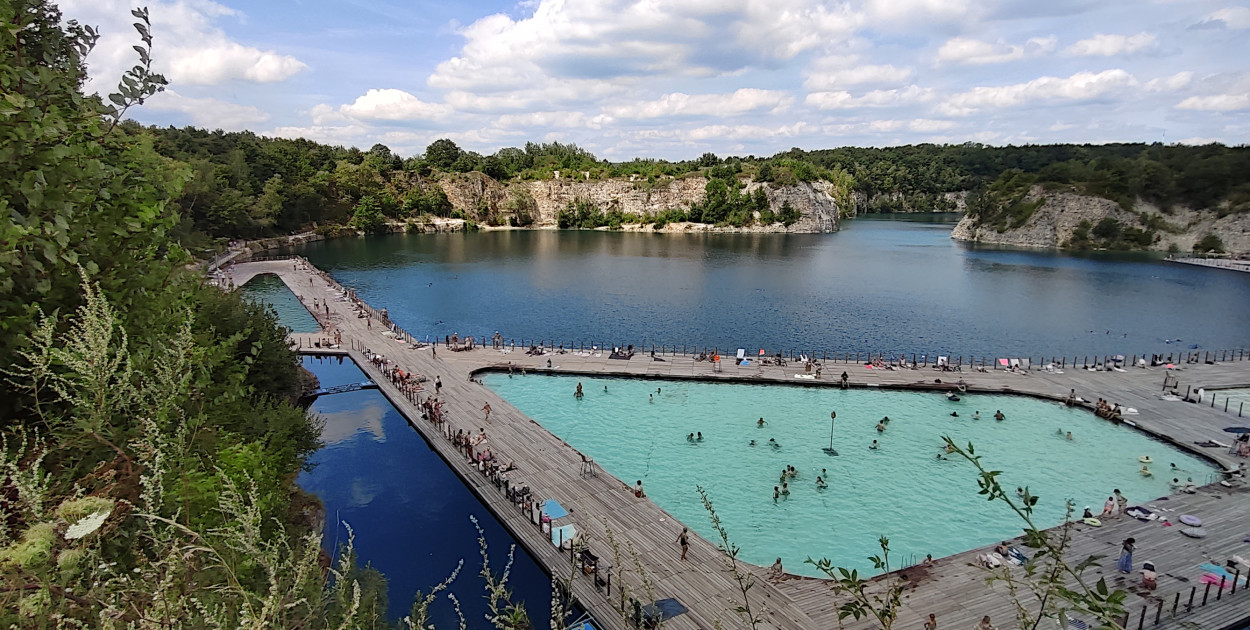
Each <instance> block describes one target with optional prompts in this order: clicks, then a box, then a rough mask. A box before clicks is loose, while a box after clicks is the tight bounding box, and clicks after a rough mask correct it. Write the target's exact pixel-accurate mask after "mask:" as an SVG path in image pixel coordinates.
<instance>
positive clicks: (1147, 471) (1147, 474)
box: [1137, 464, 1154, 477]
mask: <svg viewBox="0 0 1250 630" xmlns="http://www.w3.org/2000/svg"><path fill="white" fill-rule="evenodd" d="M1137 472H1140V473H1141V476H1143V477H1153V476H1154V473H1152V472H1150V467H1149V466H1146V465H1145V464H1143V465H1142V467H1141V470H1139V471H1137Z"/></svg>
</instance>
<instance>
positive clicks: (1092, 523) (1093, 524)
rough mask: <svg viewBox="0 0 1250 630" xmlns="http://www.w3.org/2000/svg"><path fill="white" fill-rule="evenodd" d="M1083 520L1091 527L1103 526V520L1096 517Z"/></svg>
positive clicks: (1082, 520)
mask: <svg viewBox="0 0 1250 630" xmlns="http://www.w3.org/2000/svg"><path fill="white" fill-rule="evenodd" d="M1081 522H1082V523H1085V524H1086V525H1089V526H1090V527H1102V521H1100V520H1098V519H1096V518H1083V519H1081Z"/></svg>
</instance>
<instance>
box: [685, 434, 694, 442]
mask: <svg viewBox="0 0 1250 630" xmlns="http://www.w3.org/2000/svg"><path fill="white" fill-rule="evenodd" d="M686 441H687V442H693V441H694V434H693V433H691V434H690V435H687V436H686Z"/></svg>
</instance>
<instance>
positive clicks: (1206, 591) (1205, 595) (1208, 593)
mask: <svg viewBox="0 0 1250 630" xmlns="http://www.w3.org/2000/svg"><path fill="white" fill-rule="evenodd" d="M1210 596H1211V583H1210V582H1207V587H1206V588H1204V589H1202V604H1200V605H1202V606H1206V605H1207V598H1208V597H1210Z"/></svg>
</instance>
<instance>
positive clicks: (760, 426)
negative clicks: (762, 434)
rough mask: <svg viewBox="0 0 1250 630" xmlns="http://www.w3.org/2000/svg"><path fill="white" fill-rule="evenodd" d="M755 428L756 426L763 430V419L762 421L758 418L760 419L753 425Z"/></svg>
mask: <svg viewBox="0 0 1250 630" xmlns="http://www.w3.org/2000/svg"><path fill="white" fill-rule="evenodd" d="M755 426H757V427H759V428H761V429H762V428H764V419H763V418H760V419H759V421H758V422H756V423H755Z"/></svg>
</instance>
